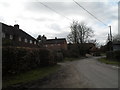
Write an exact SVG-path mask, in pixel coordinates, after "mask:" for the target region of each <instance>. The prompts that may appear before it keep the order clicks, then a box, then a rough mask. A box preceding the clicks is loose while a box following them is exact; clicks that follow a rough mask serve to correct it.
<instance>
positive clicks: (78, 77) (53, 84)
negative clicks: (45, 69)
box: [23, 57, 118, 88]
mask: <svg viewBox="0 0 120 90" xmlns="http://www.w3.org/2000/svg"><path fill="white" fill-rule="evenodd" d="M59 64H60V65H61V66H62V67H61V69H60V70H59V71H58V72H56V73H54V74H53V75H51V76H49V77H47V78H46V79H44V80H42V81H41V80H38V81H35V82H33V83H29V84H26V85H23V86H24V87H26V88H118V67H116V66H112V65H106V64H103V63H100V62H98V61H97V57H89V58H85V59H81V60H77V61H72V62H65V63H59Z"/></svg>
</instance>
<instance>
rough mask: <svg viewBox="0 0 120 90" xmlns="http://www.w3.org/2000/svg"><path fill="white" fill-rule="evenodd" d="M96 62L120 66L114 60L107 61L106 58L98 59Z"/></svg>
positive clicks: (119, 63)
mask: <svg viewBox="0 0 120 90" xmlns="http://www.w3.org/2000/svg"><path fill="white" fill-rule="evenodd" d="M98 61H100V62H102V63H106V64H112V65H119V66H120V62H118V61H115V60H108V59H106V58H100V59H98Z"/></svg>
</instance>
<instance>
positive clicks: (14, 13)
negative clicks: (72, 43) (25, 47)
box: [0, 0, 118, 45]
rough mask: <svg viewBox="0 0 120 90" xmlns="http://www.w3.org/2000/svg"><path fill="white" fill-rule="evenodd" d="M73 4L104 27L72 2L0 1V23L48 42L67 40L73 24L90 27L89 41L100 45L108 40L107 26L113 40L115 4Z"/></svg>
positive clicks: (89, 0)
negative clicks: (51, 40) (45, 38)
mask: <svg viewBox="0 0 120 90" xmlns="http://www.w3.org/2000/svg"><path fill="white" fill-rule="evenodd" d="M44 1H45V2H44ZM75 1H76V2H78V3H79V4H80V5H81V6H82V7H84V8H85V9H86V10H88V11H89V12H90V13H92V14H93V15H94V16H95V17H97V18H98V19H99V20H101V21H102V22H103V23H104V24H106V25H104V24H103V23H101V22H100V21H98V20H96V19H95V18H94V17H92V16H91V15H90V14H88V13H87V12H86V11H85V10H83V9H82V8H81V7H79V6H78V5H77V4H76V3H75V2H74V1H73V0H29V1H28V0H0V22H2V23H5V24H7V25H12V26H14V24H19V25H20V29H22V30H23V31H25V32H27V33H28V34H30V35H31V36H33V37H34V38H37V36H38V35H45V36H46V37H47V38H48V39H52V38H55V37H57V38H67V35H68V34H69V33H70V25H71V23H72V21H73V20H76V21H79V22H84V23H85V24H86V25H87V26H88V27H91V28H92V29H93V31H94V36H93V37H92V38H91V39H96V40H97V42H98V43H100V44H102V45H103V44H105V43H106V39H107V37H108V33H109V30H110V28H109V27H108V26H111V30H112V34H113V36H114V35H116V34H118V0H104V1H101V0H84V2H83V0H75ZM41 3H43V4H44V5H46V6H47V7H46V6H44V5H43V4H41ZM48 7H49V8H48Z"/></svg>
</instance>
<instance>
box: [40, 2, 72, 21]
mask: <svg viewBox="0 0 120 90" xmlns="http://www.w3.org/2000/svg"><path fill="white" fill-rule="evenodd" d="M40 3H41V4H42V5H43V6H45V7H46V8H49V9H50V10H52V11H53V12H55V13H57V14H59V15H61V16H62V17H64V18H66V19H68V20H69V21H72V20H71V19H69V18H68V17H66V16H64V15H62V14H61V13H59V12H57V11H55V10H54V9H52V8H50V7H49V6H47V5H45V4H43V3H42V2H40Z"/></svg>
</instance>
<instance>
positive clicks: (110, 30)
mask: <svg viewBox="0 0 120 90" xmlns="http://www.w3.org/2000/svg"><path fill="white" fill-rule="evenodd" d="M109 27H110V41H112V32H111V26H109Z"/></svg>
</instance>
